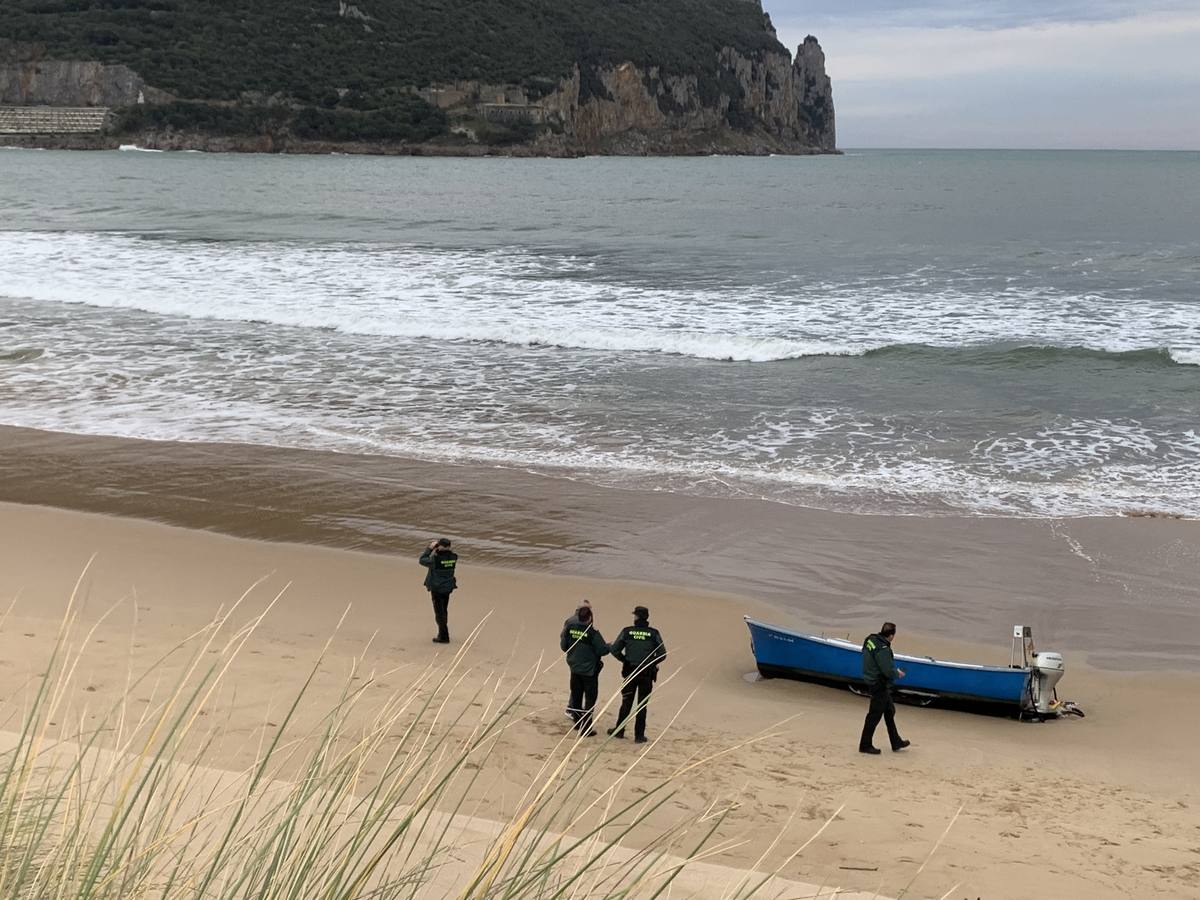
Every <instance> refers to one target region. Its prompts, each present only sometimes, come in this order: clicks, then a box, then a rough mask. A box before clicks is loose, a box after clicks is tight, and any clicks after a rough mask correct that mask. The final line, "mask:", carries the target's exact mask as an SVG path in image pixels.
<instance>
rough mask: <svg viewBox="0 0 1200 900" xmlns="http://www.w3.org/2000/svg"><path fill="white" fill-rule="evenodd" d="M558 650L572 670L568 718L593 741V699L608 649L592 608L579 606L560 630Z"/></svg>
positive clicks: (597, 688)
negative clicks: (593, 619) (563, 654)
mask: <svg viewBox="0 0 1200 900" xmlns="http://www.w3.org/2000/svg"><path fill="white" fill-rule="evenodd" d="M559 646H560V647H561V648H562V650H563V652H565V653H566V654H567V667H568V668H569V669H570V670H571V699H570V700H568V701H567V715H569V716H570V717H571V718H572V719H573V720H574V721H575V730H576V731H578V732H579V733H580V734H582V735H583V736H584V737H592V736H594V735H595V734H596V732H595V731H594V730H593V729H592V710H593V709H595V708H596V697H597V696H598V695H599V693H600V670H601V669H602V668H604V662H603V660H602V659H601V657H602V656H607V655H608V651H609V647H608V644H606V643H605V642H604V638H603V636H601V634H600V632H599V631H597V630H596V627H595V625H594V624H593V622H592V608H591V607H590V606H581V607H579V609H577V610H575V615H574V616H572V617H571V618H569V619H567V622H566V624H565V625H564V626H563V630H562V637H561V638H560V639H559Z"/></svg>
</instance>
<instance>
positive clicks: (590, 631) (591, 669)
mask: <svg viewBox="0 0 1200 900" xmlns="http://www.w3.org/2000/svg"><path fill="white" fill-rule="evenodd" d="M558 643H559V646H560V647H561V648H562V650H563V652H564V653H566V654H567V666H568V667H569V668H570V670H571V674H573V675H599V674H600V670H601V669H602V668H604V663H602V662H601V661H600V657H602V656H607V655H608V649H609V648H608V644H606V643H605V642H604V638H603V637H602V636H601V635H600V632H599V631H597V630H596V628H595V626H593V625H592V624H591V623H590V622H589V623H588V624H586V625H585V624H584V623H583V622H581V621H579V618H578V617H577V616H576V617H572V618H570V619H567V623H566V625H564V626H563V630H562V637H561V638H560V639H559V642H558Z"/></svg>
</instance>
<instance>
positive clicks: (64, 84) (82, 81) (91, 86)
mask: <svg viewBox="0 0 1200 900" xmlns="http://www.w3.org/2000/svg"><path fill="white" fill-rule="evenodd" d="M173 99H174V97H172V96H171V95H170V94H169V93H167V92H166V91H161V90H158V89H157V88H153V87H151V86H150V85H148V84H146V82H145V81H144V80H143V79H142V77H141V76H140V75H138V73H137V72H135V71H133V69H131V68H129V67H128V66H123V65H105V64H104V63H99V62H94V61H91V60H79V59H68V60H54V59H32V60H23V61H11V62H2V61H0V104H11V105H14V106H38V105H44V106H130V105H134V104H137V103H168V102H170V101H171V100H173Z"/></svg>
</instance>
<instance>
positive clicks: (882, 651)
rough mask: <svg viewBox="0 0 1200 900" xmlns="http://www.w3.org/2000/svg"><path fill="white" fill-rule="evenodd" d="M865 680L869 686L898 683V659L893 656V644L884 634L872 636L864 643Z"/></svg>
mask: <svg viewBox="0 0 1200 900" xmlns="http://www.w3.org/2000/svg"><path fill="white" fill-rule="evenodd" d="M862 660H863V663H862V666H863V670H862V671H863V680H864V681H865V682H866V683H867V684H869V685H872V686H874V685H876V684H878V683H879V682H881V681H882V682H884V683H886V684H895V683H896V659H895V657H894V656H893V655H892V642H891V641H889V640H888V639H887V638H885V637H884V636H883V635H882V634H872V635H870V636H869V637H868V638H867V639H866V640H865V641H863V649H862Z"/></svg>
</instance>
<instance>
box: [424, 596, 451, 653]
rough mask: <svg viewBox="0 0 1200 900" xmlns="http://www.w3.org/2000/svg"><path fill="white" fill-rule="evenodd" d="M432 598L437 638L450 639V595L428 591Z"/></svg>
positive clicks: (441, 639) (440, 639)
mask: <svg viewBox="0 0 1200 900" xmlns="http://www.w3.org/2000/svg"><path fill="white" fill-rule="evenodd" d="M429 596H430V597H432V598H433V620H434V621H435V622H437V627H438V640H439V641H448V640H450V595H449V594H439V593H438V592H437V591H430V592H429Z"/></svg>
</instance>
